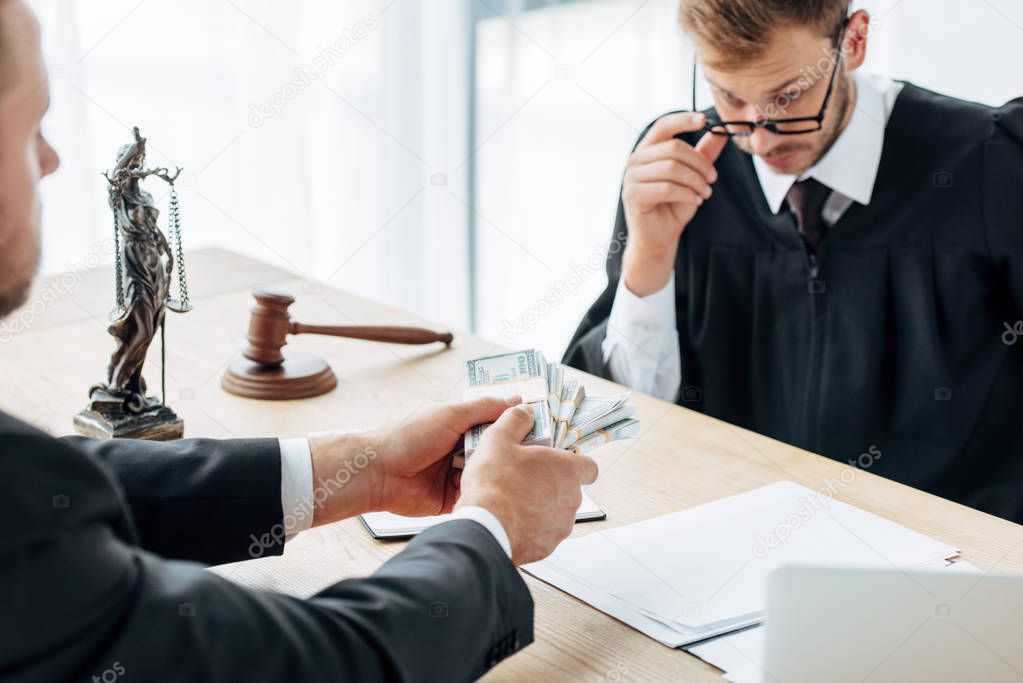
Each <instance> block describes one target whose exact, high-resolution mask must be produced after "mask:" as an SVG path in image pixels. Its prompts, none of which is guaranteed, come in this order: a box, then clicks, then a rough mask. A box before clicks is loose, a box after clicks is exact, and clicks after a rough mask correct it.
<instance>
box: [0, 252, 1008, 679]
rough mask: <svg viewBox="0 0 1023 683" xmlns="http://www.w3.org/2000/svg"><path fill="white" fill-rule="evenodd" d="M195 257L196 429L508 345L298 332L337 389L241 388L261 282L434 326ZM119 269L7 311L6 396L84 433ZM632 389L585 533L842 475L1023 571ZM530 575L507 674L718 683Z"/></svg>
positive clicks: (407, 401) (397, 413)
mask: <svg viewBox="0 0 1023 683" xmlns="http://www.w3.org/2000/svg"><path fill="white" fill-rule="evenodd" d="M189 267H190V271H191V275H190V282H191V283H194V284H193V285H192V287H193V291H194V295H193V298H194V301H195V303H196V308H195V310H194V311H193V312H191V313H189V314H187V315H184V316H177V315H171V316H170V322H169V325H168V330H167V338H168V341H169V349H168V355H167V359H168V360H167V362H168V370H167V393H168V402H169V403H170V404H171V405H172V406H173V408H174V409H175V410H176V411H177V412H178V413H179V414H181V415H182V416H183V417H184V419H185V427H186V432H187V435H190V436H214V437H232V436H296V435H304V434H306V433H307V432H309V431H314V430H318V429H324V428H358V427H362V426H366V425H372V424H377V423H380V422H382V421H386V420H392V419H401V418H403V417H404V416H406V415H408V414H409V413H411V412H413V411H415V410H418V409H420V408H422V407H424V406H427V405H430V404H432V403H435V402H438V401H448V400H457V399H458V398H459V397H460V395H461V391H462V387H463V382H464V362H465V361H466V360H467V359H469V358H473V357H476V356H483V355H486V354H489V353H493V352H495V351H499V350H500V347H499V346H498V345H497V344H494V343H491V342H489V341H487V340H484V339H481V338H479V337H475V336H472V335H469V334H466V333H459V332H458V331H457V330H456V331H455V333H456V334H455V344H454V346H453V347H452V348H451V349H450V350H446V351H445V350H439V349H437V348H436V347H427V348H423V347H401V346H389V345H384V344H376V343H370V342H359V341H353V340H343V339H332V338H321V337H315V336H310V337H296V338H294V339H293V340H292V342H291V343H292V346H293V347H294V348H302V349H307V350H310V351H314V352H317V353H320V354H323V355H325V356H327V357H328V358H329V359H330V362H331V364H332V366H333V368H334V370H335V372H336V373H337V374H338V377H339V378H340V384H339V386H338V388H337V389H336V390H335V391H334V392H332V393H330V394H328V395H326V396H322V397H319V398H315V399H310V400H304V401H295V402H287V403H274V402H263V401H253V400H249V399H243V398H238V397H235V396H232V395H230V394H227V393H225V392H224V391H222V390H221V389H220V385H219V381H220V374H221V372H222V371H223V368H224V366H225V365H226V364H227V363H228V361H229V360H230V359H231V358H233V357H234V356H235V355H236V354H238V353H239V351H240V350H241V348H242V345H243V339H242V337H243V335H244V334H245V330H246V328H247V319H248V309H249V306H250V305H251V298H250V295H249V292H250V290H251V289H252V288H253V287H255V286H257V285H258V286H263V285H268V286H269V285H272V286H278V287H282V288H285V289H289V290H290V291H292V292H293V293H295V294H296V295H297V296H298V302H297V303H296V304H295V305H294V306H293V307H292V313H293V315H294V316H295V318H296V319H298V320H302V321H308V322H318V321H322V322H332V321H333V322H337V323H338V324H349V323H350V324H415V325H422V324H429V323H428V321H424V320H421V319H418V318H416V317H415V316H412V315H409V314H407V313H403V312H400V311H397V310H394V309H390V308H387V307H385V306H381V305H379V304H376V303H372V302H369V301H366V300H363V299H360V298H358V297H354V296H351V295H348V294H344V293H342V292H338V291H334V290H331V289H329V288H326V287H321V286H320V285H319V284H318V283H308V282H305V281H304V280H302V279H301V278H299V277H296V276H295V275H292V274H289V273H288V272H285V271H282V270H280V269H277V268H274V267H271V266H269V265H266V264H263V263H260V262H258V261H255V260H252V259H249V258H246V257H242V256H239V255H236V254H232V253H229V252H225V251H220V250H204V251H199V252H195V253H193V254H191V255H190V257H189ZM112 281H113V279H112V275H111V272H110V270H109V269H98V270H95V271H92V272H85V273H79V274H77V275H76V276H75V277H73V278H64V279H63V280H62V279H61V278H50V279H46V280H42V281H40V282H39V283H38V284H37V286H36V287H35V290H34V292H33V295H32V298H31V299H30V301H35V302H41V303H36V306H35V308H34V309H33V308H32V304H31V303H30V304H29V305H28V306H27V307H26V308H24V309H22V311H21V312H20V313H15V314H14V315H13V316H12V317H10V318H8V319H7V321H6V323H0V354H2V355H0V372H2V376H3V377H4V379H5V381H4V382H3V385H2V387H0V407H2V408H3V409H4V410H7V411H8V412H11V413H14V414H17V415H20V416H23V417H25V418H27V419H29V420H30V421H33V422H35V423H36V424H39V425H40V426H42V427H44V428H46V429H48V430H50V431H51V432H53V433H58V434H62V433H69V432H70V431H71V429H72V427H71V417H72V415H74V414H75V413H76V412H77V411H78V410H80V409H81V408H82V406H83V405H84V404H85V401H86V390H87V388H88V387H89V386H90V385H91V384H92V383H94V382H96V381H97V380H99V379H101V377H102V375H103V371H104V368H105V366H106V362H107V359H108V357H109V354H110V352H111V351H112V349H113V342H112V340H111V338H110V337H109V336H108V335H107V333H106V329H105V327H106V322H105V321H106V315H107V313H108V312H109V310H110V307H111V301H112V289H113V287H112V284H111V283H112ZM61 282H63V285H60V287H62V289H60V291H57V290H58V289H59V287H58V284H59V283H61ZM5 325H6V327H5ZM5 330H6V332H7V333H5ZM8 333H10V334H8ZM9 337H10V338H9ZM527 343H528V342H525V341H524V342H523V345H526V344H527ZM158 364H159V348H158V345H154V349H153V350H152V352H151V353H150V360H149V364H148V365H147V367H148V368H149V373H148V378H149V382H150V386H151V387H152V388H155V389H156V390H158V387H159V385H158V381H159V379H158V378H159V376H158V374H157V373H156V372H154V370H155V368H157V367H158ZM570 374H572V375H574V376H579V375H581V374H582V373H578V372H574V371H571V372H570ZM585 381H586V386H587V389H588V390H592V391H593V393H611V392H614V391H616V390H617V389H618V387H617V386H616V385H614V384H612V383H610V382H606V381H603V380H600V379H598V378H595V377H586V380H585ZM634 402H635V404H636V407H637V409H638V415H637V416H638V417H639V418H640V420H642V424H643V433H642V436H641V437H640V438H639V439H638V440H636V441H631V442H626V443H622V444H611V445H609V446H607V447H605V448H604V449H602V450H601V451H599V452H598V453H597V455H596V458H597V460H598V462H599V463H600V465H601V476H600V479H599V481H598V483H597V484H596V485H595V486H593V487H592V489H591V491H590V494H591V495H592V497H593V498H594V499H595V500H596V501H597V502H598V503H599V504H600V505H601V506H602V507H603V508H604V509H605V510H606V511H607V513H608V519H607V521H605V522H599V523H592V524H583V525H579V526H578V527H577V528H576V531H575V533H576V534H580V535H581V534H587V533H592V532H594V531H596V530H599V529H607V528H611V527H614V526H618V525H621V524H628V523H631V522H636V521H639V520H643V519H647V518H650V517H654V516H656V515H660V514H664V513H666V512H670V511H674V510H679V509H682V508H686V507H690V506H693V505H697V504H700V503H704V502H707V501H711V500H715V499H717V498H721V497H723V496H727V495H731V494H734V493H739V492H741V491H746V490H749V489H752V488H756V487H758V486H762V485H765V484H769V483H771V482H774V481H777V480H779V479H791V480H793V481H796V482H799V483H800V484H803V485H805V486H808V487H810V488H812V489H814V490H819V489H821V488H824V487H825V486H826V482H827V481H828V480H837V481H838V482H839V485H838V486H837V487H835V488H836V493H835V497H836V498H838V499H840V500H843V501H845V502H848V503H851V504H853V505H857V506H860V507H862V508H865V509H867V510H870V511H872V512H875V513H877V514H880V515H883V516H885V517H887V518H889V519H892V520H894V521H896V522H899V523H901V524H904V525H906V526H907V527H910V528H912V529H916V530H917V531H920V532H922V533H925V534H928V535H930V536H933V537H934V538H937V539H940V540H942V541H946V542H948V543H951V544H954V545H956V546H957V547H959V548H961V549H962V551H963V558H964V559H965V560H968V561H969V562H971V563H973V564H974V565H977V566H978V567H980V568H982V569H991V568H994V567H997V568H999V569H1003V570H1008V569H1016V570H1023V527H1020V526H1017V525H1015V524H1011V523H1009V522H1006V521H1003V520H1000V519H997V518H995V517H991V516H989V515H985V514H982V513H980V512H976V511H974V510H971V509H968V508H965V507H962V506H959V505H956V504H954V503H950V502H948V501H945V500H942V499H939V498H936V497H934V496H930V495H928V494H925V493H921V492H919V491H916V490H913V489H910V488H907V487H905V486H901V485H899V484H895V483H893V482H890V481H887V480H884V479H881V478H879V477H876V476H874V475H872V474H870V473H868V472H863V471H853V470H850V468H849V467H848V466H847V465H845V464H841V463H838V462H834V461H831V460H828V459H825V458H822V457H819V456H816V455H813V454H811V453H807V452H805V451H801V450H799V449H796V448H793V447H791V446H787V445H785V444H782V443H779V442H777V441H772V440H771V439H768V438H765V437H763V436H759V435H757V434H754V433H751V432H748V431H745V430H743V429H739V428H737V427H733V426H731V425H728V424H725V423H723V422H719V421H717V420H714V419H711V418H709V417H706V416H703V415H701V414H698V413H695V412H692V411H690V410H686V409H684V408H681V407H678V406H675V405H671V404H668V403H665V402H663V401H659V400H656V399H653V398H650V397H648V396H644V395H638V394H634ZM867 446H869V444H864V448H865V449H866V447H867ZM843 473H844V475H845V477H844V479H843ZM845 481H849V483H848V484H845V483H844V482H845ZM401 547H402V544H400V543H379V542H376V541H373V540H372V539H371V538H370V537H369V536H368V534H367V533H366V531H365V530H364V529H363V528H362V526H361V524H360V523H359V522H358V521H357V520H347V521H344V522H340V523H338V524H334V525H330V526H328V527H325V528H319V529H314V530H312V531H309V532H306V533H303V534H301V535H300V536H298V537H296V538H295V539H294V541H292V542H291V543H289V544H288V546H287V550H286V552H285V554H284V555H283V556H282V557H279V558H267V559H261V560H253V561H250V562H243V563H238V564H234V565H227V566H224V567H219V568H216V569H215V571H217V572H219V573H221V574H224V575H226V576H229V577H231V578H233V579H234V580H237V581H239V582H241V583H244V584H246V585H250V586H257V587H261V588H268V589H276V590H280V591H284V592H289V593H293V594H296V595H301V596H307V595H310V594H312V593H314V592H316V591H317V590H319V589H321V588H323V587H325V586H327V585H329V584H330V583H332V582H334V581H337V580H339V579H342V578H345V577H351V576H361V575H366V574H369V573H371V572H373V570H374V569H375V568H376V567H378V566H379V565H380V563H381V562H383V561H384V560H386V559H387V558H389V557H391V556H392V555H394V554H395V553H397V552H398V551H399V550H400V549H401ZM526 581H527V583H528V585H529V588H530V590H531V591H532V594H533V597H534V599H535V601H536V643H534V644H533V645H532V646H531V647H529V648H527V649H526V650H524V651H523V652H521V653H519V654H517V655H515V656H514V657H512V658H510V659H509V660H507V661H506V662H504V663H503V664H501V665H500V666H498V667H497V668H496V669H494V670H493V671H492V672H491V673H490V674H489V675H488V677H487V680H490V681H506V680H517V681H521V680H530V681H537V680H564V681H594V680H618V678H617V676H618V675H619V674H622V672H623V671H624V672H625V673H624V674H622V678H623V679H625V680H636V681H679V680H686V681H719V680H720V678H719V676H718V672H717V670H716V669H714V668H713V667H710V666H709V665H707V664H704V663H703V662H701V661H700V660H698V659H697V658H695V657H692V656H690V655H688V654H686V653H684V652H681V651H676V650H670V649H668V648H666V647H664V646H662V645H660V644H658V643H656V642H654V641H653V640H650V639H649V638H647V637H646V636H643V635H641V634H639V633H638V632H636V631H633V630H632V629H630V628H628V627H627V626H624V625H623V624H621V623H619V622H617V621H615V620H613V619H611V618H610V617H607V616H605V615H604V614H602V613H600V612H598V611H597V610H595V609H592V608H591V607H589V606H587V605H585V604H584V603H581V602H579V601H577V600H575V599H573V598H571V597H569V596H567V595H565V594H563V593H561V592H560V591H558V590H556V589H554V588H551V587H550V586H548V585H546V584H543V583H541V582H539V581H536V580H535V579H533V578H532V577H529V576H526Z"/></svg>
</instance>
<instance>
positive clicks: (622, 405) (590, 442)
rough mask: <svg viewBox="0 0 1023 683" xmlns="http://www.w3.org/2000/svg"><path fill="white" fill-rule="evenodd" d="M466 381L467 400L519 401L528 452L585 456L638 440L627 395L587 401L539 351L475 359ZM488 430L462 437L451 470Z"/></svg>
mask: <svg viewBox="0 0 1023 683" xmlns="http://www.w3.org/2000/svg"><path fill="white" fill-rule="evenodd" d="M466 379H467V387H466V389H465V392H464V398H465V400H470V399H474V398H479V397H483V396H490V397H496V398H511V397H513V396H521V397H522V401H523V403H525V404H527V405H529V406H530V407H531V408H532V409H533V418H534V419H533V428H532V430H531V431H530V433H529V434H528V435H527V436H526V438H525V439H524V440H523V442H522V443H523V444H525V445H527V446H549V447H551V446H552V447H555V448H564V449H568V450H572V451H574V452H579V453H585V452H589V451H591V450H593V449H595V448H598V447H599V446H601V445H603V444H605V443H608V442H610V441H615V440H618V439H624V438H634V436H635V435H636V434H638V430H639V422H638V421H636V420H634V419H631V418H632V416H633V415H634V414H635V408H634V407H632V406H631V405H628V399H629V394H628V393H623V394H617V395H614V396H587V395H586V390H585V387H583V384H582V382H580V381H579V380H566V379H565V368H564V367H562V366H561V365H559V364H557V363H548V362H547V361H546V359H545V358H544V355H543V353H542V352H541V351H540V350H539V349H526V350H523V351H514V352H510V353H500V354H496V355H493V356H485V357H483V358H474V359H472V360H470V361H469V362H468V363H466ZM491 424H492V423H491ZM490 426H491V425H490V424H484V425H476V426H475V427H472V428H471V429H470V430H469V431H467V432H466V433H465V440H464V445H463V447H462V448H460V449H458V452H457V453H455V454H453V460H452V461H453V464H454V466H455V467H462V466H464V463H465V459H466V458H468V457H469V456H471V455H472V453H473V451H475V450H476V449H477V448H478V447H479V444H480V440H481V439H482V438H483V434H484V432H486V430H487V428H488V427H490Z"/></svg>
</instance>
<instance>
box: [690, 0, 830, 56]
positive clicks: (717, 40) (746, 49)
mask: <svg viewBox="0 0 1023 683" xmlns="http://www.w3.org/2000/svg"><path fill="white" fill-rule="evenodd" d="M849 5H850V0H680V2H679V8H678V18H679V23H680V24H681V25H682V29H683V30H684V31H685V32H686V33H687V34H688V35H689V36H691V37H692V38H693V40H694V42H695V43H696V45H697V47H699V48H706V49H707V50H708V51H709V52H710V61H711V62H712V65H713V66H718V67H723V68H729V67H736V66H741V65H743V64H746V63H749V62H750V61H751V60H753V59H756V58H757V57H759V56H760V55H761V54H762V53H763V51H764V49H765V48H766V47H767V45H768V43H769V41H770V39H771V36H772V34H773V33H774V32H775V31H776V30H777V29H779V28H784V27H791V26H799V27H806V28H809V29H811V30H813V31H816V32H818V33H819V34H820V35H821V36H822V37H831V38H834V39H835V40H836V41H837V40H838V37H839V35H840V33H841V29H842V27H843V26H844V22H845V18H846V16H847V15H848V13H849Z"/></svg>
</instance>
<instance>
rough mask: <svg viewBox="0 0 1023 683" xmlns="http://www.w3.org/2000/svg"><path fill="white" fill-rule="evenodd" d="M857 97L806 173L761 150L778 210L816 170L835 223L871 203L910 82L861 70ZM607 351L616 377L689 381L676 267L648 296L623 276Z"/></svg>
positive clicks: (663, 389) (649, 386) (666, 385)
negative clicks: (890, 128)
mask: <svg viewBox="0 0 1023 683" xmlns="http://www.w3.org/2000/svg"><path fill="white" fill-rule="evenodd" d="M853 78H854V79H855V83H856V105H855V109H853V113H852V116H850V118H849V123H848V125H846V127H845V130H843V131H842V133H841V134H840V135H839V136H838V139H837V140H835V144H834V145H832V147H831V149H829V150H828V152H827V154H825V155H824V156H823V157H821V159H820V161H818V162H817V164H816V165H814V166H812V167H811V168H810V169H808V170H807V171H806V172H804V173H803V174H802V175H800V176H794V175H784V174H781V173H776V172H774V171H773V170H772V169H771V167H770V166H768V165H767V164H766V163H764V161H763V160H762V159H761V158H760V157H758V156H754V157H753V167H754V169H755V170H756V173H757V178H758V179H759V180H760V186H761V188H762V189H763V192H764V197H765V198H766V199H767V204H768V206H769V207H770V208H771V211H773V212H774V213H778V212H779V211H781V208H782V205H783V204H784V202H785V196H786V195H787V194H788V193H789V190H790V189H791V188H792V185H793V184H794V183H796V182H798V181H801V180H806V179H808V178H814V179H815V180H817V181H819V182H820V183H822V184H823V185H825V186H827V187H828V188H830V189H831V190H832V193H831V195H830V196H829V197H828V200H827V203H826V204H825V205H824V209H823V212H822V217H823V219H824V223H825V224H826V225H827V226H828V227H831V226H832V225H834V224H835V223H837V222H838V219H839V218H841V217H842V214H844V213H845V212H846V210H847V209H848V208H849V207H850V206H852V205H853V203H854V202H857V203H859V204H863V205H864V206H866V205H867V204H869V203H870V198H871V196H872V195H873V191H874V182H875V181H876V180H877V169H878V167H879V166H880V164H881V152H882V150H883V148H884V132H885V128H886V127H887V125H888V120H889V119H890V118H891V114H892V109H893V108H894V107H895V100H896V99H897V98H898V96H899V93H900V92H902V87H903V84H902V83H896V82H894V81H892V80H891V79H888V78H883V77H880V76H869V75H866V74H861V73H859V72H856V73H854V74H853ZM601 351H602V352H603V356H604V364H605V365H606V366H607V368H608V370H609V372H610V374H611V378H612V379H613V380H614V381H616V382H618V383H619V384H624V385H626V386H628V387H631V388H632V389H635V390H636V391H642V392H644V393H647V394H651V395H653V396H656V397H658V398H661V399H664V400H665V401H672V402H674V401H677V400H678V397H679V391H680V389H681V386H680V385H681V383H682V366H681V353H680V350H679V345H678V332H677V328H676V320H675V275H674V273H672V276H671V280H670V281H669V282H668V284H667V285H665V287H664V289H662V290H660V291H658V292H655V293H654V294H651V295H649V296H646V297H639V296H636V295H635V294H633V293H632V292H631V291H630V290H629V288H628V287H626V285H625V275H624V273H623V274H622V278H621V279H620V280H619V282H618V290H617V292H616V293H615V300H614V304H613V305H612V306H611V316H610V318H609V319H608V323H607V335H606V336H605V337H604V342H603V345H602V346H601Z"/></svg>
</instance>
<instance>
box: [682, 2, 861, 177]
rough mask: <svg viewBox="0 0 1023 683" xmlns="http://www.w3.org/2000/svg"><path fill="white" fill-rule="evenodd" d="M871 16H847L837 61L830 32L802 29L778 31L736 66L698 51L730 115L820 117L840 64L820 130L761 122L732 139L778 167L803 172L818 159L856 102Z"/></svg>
mask: <svg viewBox="0 0 1023 683" xmlns="http://www.w3.org/2000/svg"><path fill="white" fill-rule="evenodd" d="M869 21H870V17H869V15H867V14H866V12H857V13H856V14H855V15H853V17H852V18H851V19H850V21H849V25H848V28H847V29H846V40H845V43H844V51H843V53H842V58H841V60H840V61H839V60H838V59H837V57H838V52H837V50H836V49H835V43H834V40H833V39H832V38H828V37H822V36H820V35H818V33H816V32H814V31H811V30H810V29H809V28H804V27H788V28H779V29H777V30H776V31H775V33H774V35H773V36H772V38H771V40H770V41H769V42H768V44H767V46H766V48H765V49H764V51H763V53H762V54H761V55H760V56H759V57H757V58H756V59H754V60H752V61H751V62H750V63H749V64H745V65H743V66H741V67H738V68H732V69H725V68H715V67H714V66H713V65H714V64H715V63H716V62H719V61H720V60H719V59H716V55H715V53H714V52H713V51H712V50H711V51H707V50H701V58H703V57H706V62H705V64H704V66H703V71H704V75H705V77H706V80H707V82H708V84H709V85H710V89H711V92H712V93H713V96H714V104H715V107H716V108H717V111H718V115H719V116H720V117H721V118H722V120H725V121H762V120H765V119H789V118H802V117H813V116H817V115H818V114H819V113H820V110H821V106H822V105H823V104H824V100H825V98H826V96H827V91H828V83H829V81H830V80H831V77H832V74H833V73H834V71H835V68H836V66H837V68H838V70H839V71H838V74H837V75H836V79H835V85H834V90H833V92H832V95H831V101H830V103H829V105H828V109H827V113H826V114H825V117H824V121H823V128H822V129H821V130H819V131H817V132H813V133H804V134H802V135H778V134H776V133H772V132H770V131H768V130H766V129H764V128H757V129H755V130H754V132H753V134H752V135H751V136H749V137H734V138H732V142H734V143H735V145H736V146H737V147H739V149H741V150H742V151H743V152H746V153H747V154H751V155H752V154H755V155H757V156H759V157H760V158H761V159H763V160H764V162H765V163H767V165H768V166H770V167H771V169H773V170H774V171H776V172H778V173H784V174H789V175H799V174H800V173H802V172H803V171H806V170H807V169H809V168H810V167H811V166H813V165H814V164H816V163H817V161H819V160H820V158H821V157H822V156H824V154H825V153H826V152H827V151H828V150H829V149H831V146H832V145H833V144H834V142H835V140H836V139H837V138H838V136H839V135H840V134H841V132H842V130H844V128H845V125H846V124H847V123H848V120H849V117H850V115H851V113H852V110H853V107H854V106H855V90H854V87H853V84H852V79H851V78H850V74H851V72H852V71H854V70H855V69H857V68H859V67H860V66H861V65H862V63H863V57H864V54H865V49H866V34H867V29H868V28H869ZM701 61H703V59H701Z"/></svg>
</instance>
